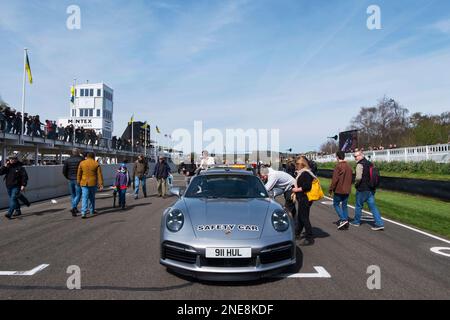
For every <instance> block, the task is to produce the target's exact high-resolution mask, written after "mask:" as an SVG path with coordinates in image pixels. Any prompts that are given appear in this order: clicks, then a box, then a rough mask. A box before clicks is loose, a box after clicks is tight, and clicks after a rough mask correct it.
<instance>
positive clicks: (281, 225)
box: [272, 210, 289, 232]
mask: <svg viewBox="0 0 450 320" xmlns="http://www.w3.org/2000/svg"><path fill="white" fill-rule="evenodd" d="M272 225H273V228H274V229H275V230H276V231H278V232H284V231H286V230H287V229H289V216H288V214H287V212H286V211H283V210H275V211H274V213H273V214H272Z"/></svg>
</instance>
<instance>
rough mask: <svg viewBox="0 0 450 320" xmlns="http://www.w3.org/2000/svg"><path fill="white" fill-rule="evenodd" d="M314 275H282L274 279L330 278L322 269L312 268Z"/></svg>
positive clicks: (318, 267)
mask: <svg viewBox="0 0 450 320" xmlns="http://www.w3.org/2000/svg"><path fill="white" fill-rule="evenodd" d="M314 270H316V272H314V273H291V274H289V273H282V274H279V275H277V276H275V277H277V278H331V275H330V274H329V273H328V271H327V270H325V268H324V267H320V266H317V267H314Z"/></svg>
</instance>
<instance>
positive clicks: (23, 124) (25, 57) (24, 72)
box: [20, 48, 28, 139]
mask: <svg viewBox="0 0 450 320" xmlns="http://www.w3.org/2000/svg"><path fill="white" fill-rule="evenodd" d="M27 52H28V49H27V48H24V49H23V86H22V126H21V128H20V136H21V137H22V139H23V133H24V127H25V123H24V121H25V82H26V81H27V67H26V64H27Z"/></svg>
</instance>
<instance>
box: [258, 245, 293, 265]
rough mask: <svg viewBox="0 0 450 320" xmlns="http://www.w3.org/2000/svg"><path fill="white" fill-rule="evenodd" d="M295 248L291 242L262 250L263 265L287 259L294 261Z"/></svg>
mask: <svg viewBox="0 0 450 320" xmlns="http://www.w3.org/2000/svg"><path fill="white" fill-rule="evenodd" d="M293 254H294V246H293V245H292V243H291V242H284V243H280V244H276V245H273V246H270V247H267V248H264V249H263V250H261V253H260V255H259V259H260V261H261V263H262V264H268V263H275V262H279V261H283V260H287V259H292V257H293Z"/></svg>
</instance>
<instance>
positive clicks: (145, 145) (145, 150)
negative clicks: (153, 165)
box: [144, 123, 147, 158]
mask: <svg viewBox="0 0 450 320" xmlns="http://www.w3.org/2000/svg"><path fill="white" fill-rule="evenodd" d="M144 143H145V144H144V153H145V157H146V158H147V123H146V124H145V142H144Z"/></svg>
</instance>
